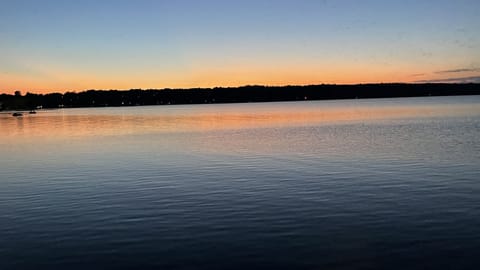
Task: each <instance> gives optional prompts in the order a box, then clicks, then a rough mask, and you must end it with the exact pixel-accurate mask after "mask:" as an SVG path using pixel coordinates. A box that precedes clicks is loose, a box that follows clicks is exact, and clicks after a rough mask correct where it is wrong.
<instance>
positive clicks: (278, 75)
mask: <svg viewBox="0 0 480 270" xmlns="http://www.w3.org/2000/svg"><path fill="white" fill-rule="evenodd" d="M0 4H1V5H0V6H1V8H0V37H1V38H0V92H12V91H14V90H15V89H19V90H23V91H31V92H47V91H70V90H74V91H78V90H83V89H91V88H96V89H111V88H118V89H129V88H164V87H197V86H201V87H210V86H236V85H245V84H267V85H283V84H311V83H364V82H397V81H404V82H413V81H437V80H438V81H440V80H451V79H459V80H462V78H469V80H476V79H475V78H477V77H480V71H479V68H480V30H479V29H480V16H479V15H478V14H480V1H462V0H460V1H453V0H452V1H445V0H443V1H422V0H417V1H409V0H404V1H347V0H344V1H342V0H337V1H333V0H324V1H313V0H312V1H308V0H304V1H301V0H297V1H286V0H280V1H261V0H257V1H251V0H243V1H228V0H224V1H218V0H217V1H211V0H210V1H209V0H204V1H192V0H190V1H187V0H177V1H160V0H158V1H153V0H143V1H142V0H138V1H125V0H119V1H118V0H117V1H112V0H103V1H91V0H84V1H82V0H77V1H73V0H64V1H53V0H50V1H26V0H16V1H14V0H12V1H5V0H0ZM445 71H450V72H445ZM472 78H473V79H472Z"/></svg>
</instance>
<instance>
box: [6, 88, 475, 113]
mask: <svg viewBox="0 0 480 270" xmlns="http://www.w3.org/2000/svg"><path fill="white" fill-rule="evenodd" d="M479 94H480V84H473V83H471V84H433V83H432V84H403V83H396V84H359V85H308V86H281V87H280V86H278V87H277V86H242V87H226V88H224V87H216V88H192V89H161V90H158V89H149V90H141V89H132V90H125V91H119V90H88V91H83V92H79V93H75V92H66V93H65V94H60V93H51V94H31V93H27V94H26V95H23V96H22V95H21V94H20V93H19V92H18V91H17V92H16V93H15V95H7V94H2V95H0V109H3V110H22V109H35V108H38V107H43V108H59V107H67V108H73V107H100V106H138V105H166V104H200V103H234V102H267V101H294V100H323V99H353V98H389V97H417V96H449V95H479Z"/></svg>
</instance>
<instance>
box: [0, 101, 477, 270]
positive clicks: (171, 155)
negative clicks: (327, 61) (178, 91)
mask: <svg viewBox="0 0 480 270" xmlns="http://www.w3.org/2000/svg"><path fill="white" fill-rule="evenodd" d="M0 172H1V174H0V269H2V270H3V269H252V268H263V269H265V268H272V269H287V268H288V269H372V268H377V269H480V268H479V267H480V97H478V96H475V97H473V96H466V97H436V98H405V99H379V100H352V101H318V102H298V103H295V102H285V103H258V104H229V105H195V106H164V107H135V108H96V109H70V110H56V111H41V112H39V113H38V114H36V115H31V116H25V117H23V118H20V119H19V118H14V117H11V116H9V115H7V114H2V115H0Z"/></svg>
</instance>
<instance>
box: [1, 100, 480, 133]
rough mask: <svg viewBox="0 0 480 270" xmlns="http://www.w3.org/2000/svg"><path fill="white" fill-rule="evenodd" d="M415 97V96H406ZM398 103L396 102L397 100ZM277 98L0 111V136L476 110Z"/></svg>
mask: <svg viewBox="0 0 480 270" xmlns="http://www.w3.org/2000/svg"><path fill="white" fill-rule="evenodd" d="M410 100H412V101H415V99H410ZM398 101H400V102H398ZM398 101H395V100H393V99H392V100H382V101H374V100H361V101H360V100H358V101H357V100H349V101H312V102H278V103H249V104H212V105H185V106H184V105H179V106H149V107H128V108H88V109H63V110H49V111H48V110H47V111H39V112H38V113H37V114H35V115H28V114H27V115H25V116H24V117H20V118H15V117H12V116H10V114H6V113H4V114H1V115H0V123H1V130H0V138H1V139H2V141H4V142H7V143H8V142H10V143H15V142H18V141H19V140H20V141H22V140H23V141H24V140H35V139H44V140H50V139H51V140H59V139H60V140H61V139H64V140H72V139H80V138H85V137H95V136H122V135H141V134H155V133H175V132H207V131H214V130H226V129H249V128H264V127H286V126H308V125H321V124H339V123H347V122H351V121H363V122H366V121H377V120H389V119H398V118H412V117H434V116H442V115H447V114H448V115H452V113H454V114H456V115H466V114H467V115H468V114H472V113H474V114H478V113H479V111H480V106H479V105H477V104H476V103H471V104H463V103H462V104H436V103H432V104H429V103H426V104H425V103H416V102H412V103H411V104H410V103H409V99H403V100H402V99H399V100H398Z"/></svg>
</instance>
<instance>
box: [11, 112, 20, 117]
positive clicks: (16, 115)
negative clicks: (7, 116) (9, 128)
mask: <svg viewBox="0 0 480 270" xmlns="http://www.w3.org/2000/svg"><path fill="white" fill-rule="evenodd" d="M12 116H15V117H19V116H23V114H22V113H19V112H14V113H12Z"/></svg>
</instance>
